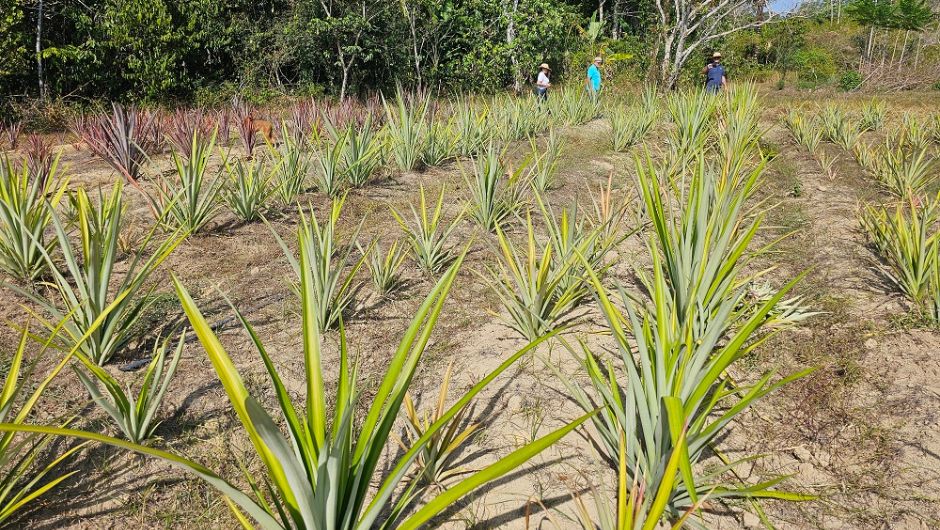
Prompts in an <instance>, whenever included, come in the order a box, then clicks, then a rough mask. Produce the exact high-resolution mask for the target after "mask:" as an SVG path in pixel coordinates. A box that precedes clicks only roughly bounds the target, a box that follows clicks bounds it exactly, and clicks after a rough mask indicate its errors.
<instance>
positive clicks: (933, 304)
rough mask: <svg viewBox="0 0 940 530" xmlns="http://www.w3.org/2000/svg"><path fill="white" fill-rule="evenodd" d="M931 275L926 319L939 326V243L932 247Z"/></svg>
mask: <svg viewBox="0 0 940 530" xmlns="http://www.w3.org/2000/svg"><path fill="white" fill-rule="evenodd" d="M931 261H932V262H933V268H932V271H933V274H932V275H931V278H930V286H929V303H930V307H929V313H928V314H927V316H928V318H929V319H930V321H931V322H933V324H934V325H940V243H938V244H935V245H934V246H933V256H932V257H931Z"/></svg>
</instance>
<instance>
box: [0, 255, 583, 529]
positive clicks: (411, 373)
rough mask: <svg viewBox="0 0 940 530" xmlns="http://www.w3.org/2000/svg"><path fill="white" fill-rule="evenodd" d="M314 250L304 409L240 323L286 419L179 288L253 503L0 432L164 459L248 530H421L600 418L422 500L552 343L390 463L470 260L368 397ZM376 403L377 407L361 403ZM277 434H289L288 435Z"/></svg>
mask: <svg viewBox="0 0 940 530" xmlns="http://www.w3.org/2000/svg"><path fill="white" fill-rule="evenodd" d="M308 243H309V242H308V241H304V240H303V239H302V240H301V250H300V256H301V261H302V263H301V265H300V270H301V271H302V274H301V282H300V294H301V316H302V329H301V333H302V336H303V338H304V340H303V362H304V367H305V369H304V370H303V374H304V378H303V380H302V383H303V389H304V390H303V391H302V393H303V398H305V407H303V408H301V407H300V406H298V405H296V404H295V402H294V397H293V395H292V394H293V393H292V392H289V391H288V389H287V387H286V386H285V385H284V383H283V379H282V376H281V374H279V373H278V369H277V366H276V365H275V364H274V361H273V359H272V358H271V356H270V355H269V354H268V351H267V349H266V348H265V346H264V343H263V340H262V337H260V336H259V335H258V333H257V332H256V331H255V330H254V329H253V328H252V327H251V325H250V324H249V323H248V321H247V320H246V319H245V318H244V317H242V316H241V314H238V316H239V318H240V319H241V322H242V324H243V326H244V327H245V329H246V332H247V333H248V335H249V336H250V337H251V338H252V342H253V343H254V345H255V346H256V348H257V349H258V352H259V354H260V356H261V359H262V361H263V362H264V366H265V369H266V371H267V372H268V375H269V376H270V380H271V387H272V388H273V392H274V394H275V395H276V396H277V409H276V410H277V412H276V413H271V412H269V411H268V410H266V409H265V407H264V406H262V405H261V403H260V402H259V401H258V400H257V399H256V398H255V397H254V396H252V395H251V393H249V391H248V388H246V385H245V383H244V380H243V378H242V376H241V374H240V373H239V372H238V370H237V369H236V367H235V364H234V361H233V360H232V358H231V356H230V355H229V354H228V352H227V351H226V350H225V348H224V347H223V346H222V343H221V342H220V341H219V338H218V336H217V335H216V334H215V332H214V331H213V330H212V327H211V326H210V325H209V323H208V322H207V321H206V319H205V317H204V316H203V315H202V313H201V312H200V310H199V309H198V307H197V306H196V304H195V302H194V301H193V299H192V297H191V296H190V295H189V293H188V292H187V291H186V289H185V288H184V287H183V285H182V284H181V283H180V282H179V281H178V280H176V279H175V278H174V284H175V286H176V290H177V293H178V296H179V298H180V300H181V302H182V305H183V309H184V311H185V313H186V315H187V317H188V318H189V321H190V323H191V325H192V328H193V330H194V331H195V333H196V335H197V337H198V338H199V341H200V343H201V344H202V346H203V348H204V349H205V351H206V353H207V354H208V356H209V359H210V360H211V361H212V365H213V367H214V368H215V371H216V373H217V374H218V377H219V379H220V381H221V383H222V387H223V388H224V389H225V392H226V394H227V396H228V398H229V402H230V403H231V406H232V408H233V410H234V412H235V414H236V416H237V418H238V422H239V424H240V425H241V426H242V427H243V428H244V431H245V434H246V435H247V438H248V439H249V440H250V441H251V447H252V448H253V450H254V452H255V453H256V457H257V458H258V460H260V462H261V463H262V465H263V476H262V477H260V478H259V477H258V474H257V473H256V474H249V473H247V472H246V473H245V476H244V480H246V481H247V484H248V486H249V489H248V490H247V492H246V491H243V490H241V489H239V488H238V487H236V486H234V485H233V484H232V483H231V482H229V481H227V480H225V479H224V478H222V477H220V476H219V475H218V474H216V473H214V472H212V471H211V470H209V469H207V468H206V467H204V466H202V465H200V464H199V463H197V462H194V461H192V460H189V459H187V458H184V457H181V456H178V455H174V454H171V453H168V452H166V451H162V450H159V449H154V448H152V447H146V446H143V445H139V444H133V443H130V442H126V441H123V440H119V439H116V438H112V437H108V436H104V435H101V434H98V433H91V432H83V431H78V430H73V429H66V428H58V427H48V426H36V425H15V424H8V423H3V424H0V432H4V433H15V432H24V433H40V434H50V435H59V436H72V437H77V438H82V439H88V440H95V441H98V442H103V443H107V444H110V445H112V446H115V447H119V448H124V449H128V450H131V451H135V452H138V453H140V454H144V455H150V456H153V457H156V458H159V459H161V460H163V461H165V462H167V463H170V464H172V465H174V466H177V467H179V468H181V469H183V470H185V471H188V472H191V473H193V474H194V475H195V476H197V477H199V478H200V479H202V480H204V481H205V482H206V483H207V484H208V485H210V486H212V487H213V488H215V489H216V490H218V491H219V492H220V493H222V494H223V495H224V496H225V498H226V501H227V502H228V505H229V507H230V508H231V509H232V511H233V513H234V514H235V515H236V518H237V519H238V520H239V521H240V522H241V523H242V525H243V526H244V527H246V528H247V527H251V526H252V522H251V521H254V524H256V525H257V526H258V527H260V528H266V529H277V528H281V529H283V528H296V529H298V530H313V529H324V528H330V529H333V530H355V529H364V528H379V527H381V528H398V529H400V530H416V529H417V528H421V527H424V526H425V525H426V524H428V523H429V522H430V521H431V520H432V519H433V518H434V517H435V516H436V515H438V514H440V513H441V512H443V511H444V510H446V509H447V508H449V507H451V506H453V505H454V504H455V503H458V502H460V501H461V500H462V499H464V498H465V497H467V496H468V495H470V494H472V493H473V492H474V491H477V490H478V489H479V488H480V487H482V486H484V485H485V484H488V483H490V482H492V481H494V480H498V479H499V478H501V477H503V476H506V474H507V473H510V472H512V471H513V470H515V469H517V468H519V466H522V465H523V464H525V463H526V462H528V461H529V460H530V459H532V458H533V457H534V456H536V455H538V454H539V453H541V452H542V451H544V450H545V449H547V448H548V447H550V446H552V445H553V444H554V443H556V442H557V441H559V440H560V439H562V438H563V437H564V436H565V435H567V434H568V433H570V432H571V431H573V430H575V429H576V428H578V427H579V426H580V425H582V424H583V423H584V422H585V421H587V420H588V419H589V418H590V416H591V414H586V415H584V416H582V417H580V418H578V419H576V420H575V421H572V422H571V423H568V424H566V425H563V426H562V427H561V428H559V429H557V430H555V431H553V432H551V433H549V434H547V435H545V436H543V437H541V438H539V439H537V440H535V441H533V442H532V443H528V444H526V445H524V446H522V447H519V448H518V449H516V450H514V451H513V452H511V453H509V454H508V455H506V456H504V457H501V458H499V459H497V460H496V461H495V462H493V463H492V464H489V465H486V466H485V467H483V468H482V469H480V470H477V471H473V472H472V473H468V474H467V476H466V477H464V478H462V479H461V480H460V481H459V482H456V483H454V484H452V485H451V486H450V487H449V488H447V489H446V490H444V491H442V492H440V493H439V494H437V495H436V496H427V497H421V498H419V497H418V495H416V493H417V491H416V487H417V485H416V484H415V483H414V482H411V481H409V480H408V479H407V477H408V475H409V472H410V471H411V470H412V469H413V468H414V466H415V462H416V461H417V460H418V458H419V456H420V455H421V454H422V452H423V451H424V449H425V448H426V447H427V446H428V444H429V443H431V441H432V439H434V438H436V437H437V436H438V433H440V432H441V431H442V430H443V429H445V428H448V426H449V425H451V422H452V421H453V420H454V418H455V417H456V416H457V415H458V414H459V413H460V411H461V410H464V409H465V407H466V406H467V403H470V402H471V401H472V400H473V399H474V398H476V396H477V395H479V394H480V392H481V391H483V390H484V389H485V388H487V386H488V385H489V384H490V383H491V382H492V381H493V380H494V379H496V378H497V377H498V376H500V375H501V374H503V373H504V372H505V371H506V370H507V369H508V368H510V367H511V366H513V365H514V364H515V363H516V362H517V361H518V360H519V359H521V358H522V357H523V356H525V355H527V354H530V353H531V352H532V351H533V349H535V348H536V347H537V346H538V345H539V344H541V342H542V341H544V340H546V339H548V338H550V337H544V338H542V339H540V341H538V342H534V343H531V344H529V345H527V346H526V347H524V348H522V349H521V350H519V351H517V352H515V353H513V354H511V355H509V356H508V357H507V358H506V360H505V361H503V362H502V363H501V364H500V365H499V366H498V367H497V368H496V369H495V370H493V371H492V372H490V373H489V374H487V375H486V376H484V377H483V378H482V379H481V380H480V381H479V382H478V383H476V384H474V385H473V386H472V387H471V388H470V389H469V390H467V391H466V392H465V393H463V394H462V395H459V396H457V399H456V401H455V402H454V404H453V405H451V406H450V407H449V408H447V409H446V411H445V412H443V413H442V414H440V415H439V417H438V418H437V419H436V421H434V422H433V423H431V424H430V425H429V426H427V428H425V429H423V433H422V434H421V435H420V436H419V437H418V438H417V439H416V440H415V441H414V442H413V443H411V444H410V447H408V449H407V451H404V452H403V453H402V454H398V453H396V452H394V451H389V445H390V442H391V440H392V438H393V434H392V430H393V429H394V428H395V425H396V424H397V420H398V418H399V417H400V414H401V412H402V410H401V409H402V404H403V402H404V400H405V395H406V394H407V392H408V391H409V389H410V386H411V383H412V381H413V380H414V377H415V374H416V372H417V370H418V368H419V366H420V363H421V360H422V356H423V354H424V352H425V351H426V350H427V345H428V343H429V341H430V338H431V335H432V332H433V329H434V326H435V325H436V323H437V319H438V318H439V316H440V314H441V311H442V309H443V306H444V302H445V300H446V298H447V294H448V293H449V291H450V289H451V287H452V286H453V283H454V279H455V278H456V276H457V272H458V269H459V266H460V264H461V261H462V259H458V260H457V262H456V263H455V264H454V265H452V266H451V268H450V269H449V270H448V271H447V272H445V274H444V275H443V277H442V278H441V279H440V281H438V282H437V284H436V285H435V286H434V288H433V289H432V290H431V293H430V294H429V295H428V297H427V298H426V299H425V301H424V302H423V303H422V304H421V306H420V307H419V308H418V309H417V310H416V311H415V315H414V319H413V320H412V321H411V324H410V326H409V327H408V330H407V331H406V332H405V334H404V336H403V338H402V340H401V342H400V344H399V346H398V348H397V349H396V351H395V352H394V354H393V355H392V356H391V358H390V360H389V362H388V364H387V368H386V369H385V373H384V374H380V376H379V383H378V386H377V387H376V388H375V389H374V390H372V391H370V392H369V393H368V394H366V393H365V392H362V391H360V389H359V388H358V386H359V381H358V377H357V374H358V370H357V368H358V367H357V366H356V365H355V364H354V363H351V362H350V359H349V354H348V351H347V347H346V344H347V339H346V335H345V331H344V330H343V328H341V329H340V340H339V355H338V360H328V359H327V358H326V355H325V353H326V352H325V351H324V346H323V341H322V334H321V329H320V325H319V322H318V321H319V318H320V316H319V315H320V314H321V311H320V309H319V308H318V307H317V302H316V300H317V295H316V294H315V292H314V290H315V289H316V288H315V286H314V284H315V279H314V278H313V270H312V269H313V267H310V266H308V264H307V263H306V262H305V260H306V259H307V256H309V255H310V252H309V251H308V250H305V249H304V248H303V246H304V245H307V244H308ZM327 366H330V367H331V368H330V369H331V370H335V369H336V367H338V372H339V374H338V375H339V377H338V384H337V385H335V386H333V385H328V384H327V383H326V377H327V376H326V373H327ZM366 395H368V399H363V397H364V396H366ZM360 412H361V414H360ZM279 424H281V425H283V426H284V427H283V428H282V427H279V426H278V425H279ZM438 439H439V438H438Z"/></svg>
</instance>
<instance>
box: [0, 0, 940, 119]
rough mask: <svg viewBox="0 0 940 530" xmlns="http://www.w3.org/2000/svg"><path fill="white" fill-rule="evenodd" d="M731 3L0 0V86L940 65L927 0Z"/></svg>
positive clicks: (319, 89)
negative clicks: (718, 56)
mask: <svg viewBox="0 0 940 530" xmlns="http://www.w3.org/2000/svg"><path fill="white" fill-rule="evenodd" d="M719 4H726V5H727V7H726V8H725V9H724V10H723V11H718V12H712V9H713V6H712V5H710V4H708V3H702V2H696V1H693V0H0V94H2V95H3V96H4V103H6V104H7V105H6V106H7V107H10V106H11V102H22V101H36V100H47V101H48V100H50V99H51V100H61V99H67V100H71V101H79V102H82V101H102V100H122V101H133V102H144V103H161V104H172V103H177V102H178V103H184V102H185V103H197V104H202V105H215V104H219V103H221V102H224V101H227V100H229V99H230V98H231V97H232V95H234V94H236V93H238V94H242V95H245V96H246V97H248V98H250V99H255V100H265V99H268V98H270V97H272V96H274V95H280V94H293V95H320V94H326V95H332V96H340V97H342V96H345V95H363V94H366V93H370V92H374V91H376V90H387V89H389V88H392V87H394V86H395V85H404V86H406V87H427V88H435V89H444V90H460V91H494V90H499V89H503V88H506V87H513V88H515V89H517V90H525V89H526V88H527V86H530V83H531V81H532V78H533V77H534V74H535V69H536V66H537V65H538V64H539V63H542V62H547V63H549V64H551V65H552V67H553V73H554V77H555V79H568V80H571V79H574V80H575V81H577V80H579V78H580V76H581V75H583V68H584V67H585V66H586V65H587V63H588V62H589V60H590V57H592V56H594V55H595V54H602V55H604V57H605V58H607V59H608V62H607V68H606V72H605V75H606V76H607V77H608V79H617V80H618V82H620V83H621V84H629V83H633V82H635V83H640V82H642V81H643V80H645V79H653V80H656V81H659V82H662V83H665V84H667V85H669V86H676V85H678V84H680V83H681V82H682V81H683V80H684V81H686V82H695V79H696V75H697V74H696V72H697V71H698V70H699V69H700V68H701V66H702V64H703V63H702V61H704V60H705V58H706V57H707V56H708V55H709V54H710V53H711V50H713V49H717V48H721V49H723V50H724V52H725V57H726V58H727V64H729V66H730V71H731V72H733V74H734V75H736V76H739V77H740V76H749V77H757V78H758V79H759V80H773V79H776V78H779V83H780V84H781V85H782V84H783V82H784V81H785V80H786V79H787V76H788V75H790V76H792V77H795V78H796V79H795V81H796V82H797V83H799V84H801V85H802V86H819V85H824V84H830V83H831V84H834V85H838V86H843V87H845V88H847V89H851V88H855V87H858V86H859V85H861V84H862V83H863V82H864V81H866V80H871V79H872V78H873V76H874V75H875V74H877V71H876V70H880V71H891V72H893V71H894V70H893V69H894V68H895V67H897V71H898V72H901V71H902V66H903V70H904V72H907V73H905V74H904V75H908V74H909V72H910V71H911V67H916V68H919V69H920V70H922V71H923V70H924V68H927V70H926V71H925V73H924V72H922V74H921V76H920V77H919V78H917V79H920V78H928V77H929V76H930V75H931V70H929V68H931V67H933V66H934V65H935V64H936V62H937V60H936V56H937V44H936V34H937V29H936V22H935V17H934V15H933V10H932V8H931V6H930V5H929V4H928V3H926V1H925V0H853V1H852V2H842V3H840V2H837V0H831V1H829V2H823V3H815V4H813V3H810V4H804V5H803V6H802V7H801V8H800V9H799V10H798V11H797V12H796V13H795V14H794V13H791V14H790V15H789V16H783V17H781V16H776V17H774V16H772V14H771V13H770V11H769V7H768V5H767V4H766V3H765V2H763V1H760V0H759V1H758V2H754V1H752V0H735V1H729V2H716V3H714V5H719ZM673 13H691V14H692V15H691V16H689V17H675V16H673ZM695 13H698V15H695ZM703 14H704V15H708V17H710V18H708V17H705V16H702V15H703ZM695 16H699V17H700V18H699V19H696V18H695ZM683 24H684V25H683ZM886 68H887V69H888V70H885V69H886ZM881 75H883V74H881ZM899 75H900V74H899ZM899 75H893V76H892V77H891V79H892V80H896V79H898V78H899ZM901 78H904V77H903V76H901ZM905 79H906V78H905ZM917 79H915V80H914V81H912V82H911V83H909V84H917V82H918V81H917Z"/></svg>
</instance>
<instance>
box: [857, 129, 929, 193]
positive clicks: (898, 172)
mask: <svg viewBox="0 0 940 530" xmlns="http://www.w3.org/2000/svg"><path fill="white" fill-rule="evenodd" d="M869 163H870V165H871V167H872V173H873V174H874V176H875V179H876V180H878V184H879V185H880V186H881V187H882V188H884V189H885V190H886V191H888V192H890V193H892V194H894V195H895V196H897V197H900V198H906V197H917V196H920V195H922V194H923V193H924V191H926V190H927V189H928V188H929V187H930V186H931V185H932V184H933V182H934V181H935V180H936V178H937V173H936V167H937V158H936V156H934V155H933V154H931V153H930V152H929V151H928V150H927V149H922V150H919V151H914V152H911V151H908V150H907V149H905V148H904V147H903V146H901V145H897V144H891V143H890V141H888V142H886V143H885V145H884V147H882V148H881V149H879V150H877V151H875V154H874V155H873V156H872V160H871V161H870V162H869Z"/></svg>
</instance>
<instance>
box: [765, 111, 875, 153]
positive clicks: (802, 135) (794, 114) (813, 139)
mask: <svg viewBox="0 0 940 530" xmlns="http://www.w3.org/2000/svg"><path fill="white" fill-rule="evenodd" d="M784 124H785V125H786V127H787V129H788V130H789V131H790V134H791V135H792V136H793V140H795V141H796V143H798V144H800V145H801V146H803V147H805V148H806V150H807V151H809V152H810V153H812V154H816V153H817V152H818V151H819V144H820V142H822V139H823V133H824V131H823V129H822V128H821V127H820V126H819V124H818V123H816V122H815V120H812V121H810V120H807V119H806V118H805V116H804V115H803V113H802V112H801V111H799V110H796V109H790V110H789V111H787V114H786V115H785V117H784ZM859 145H861V142H859Z"/></svg>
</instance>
